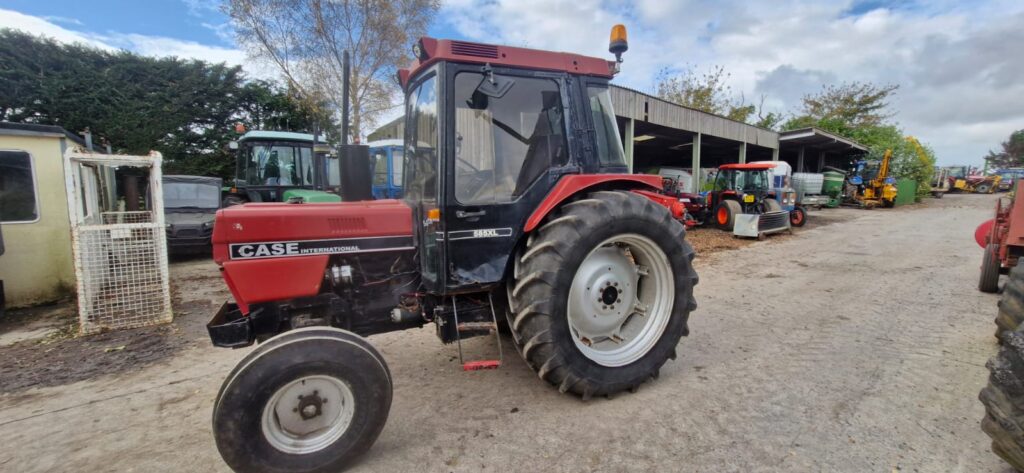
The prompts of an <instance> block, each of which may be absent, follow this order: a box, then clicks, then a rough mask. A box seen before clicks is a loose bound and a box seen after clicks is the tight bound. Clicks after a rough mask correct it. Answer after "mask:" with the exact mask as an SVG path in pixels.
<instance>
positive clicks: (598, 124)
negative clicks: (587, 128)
mask: <svg viewBox="0 0 1024 473" xmlns="http://www.w3.org/2000/svg"><path fill="white" fill-rule="evenodd" d="M587 98H588V99H589V102H590V116H591V119H592V120H593V121H594V135H595V136H594V137H595V139H596V140H597V159H598V161H599V162H600V163H601V165H602V166H625V165H626V158H625V153H623V151H622V142H621V141H619V128H618V126H617V125H616V123H615V112H614V111H613V110H612V96H611V94H610V93H609V92H608V89H607V88H606V87H594V86H588V87H587Z"/></svg>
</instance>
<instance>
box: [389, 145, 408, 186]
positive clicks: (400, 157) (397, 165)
mask: <svg viewBox="0 0 1024 473" xmlns="http://www.w3.org/2000/svg"><path fill="white" fill-rule="evenodd" d="M404 166H405V153H404V152H403V151H402V149H401V148H392V149H391V167H392V168H394V174H395V175H394V176H393V177H392V180H391V182H393V183H394V184H395V185H396V186H401V185H402V178H403V177H404V176H403V175H402V169H403V167H404Z"/></svg>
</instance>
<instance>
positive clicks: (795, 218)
mask: <svg viewBox="0 0 1024 473" xmlns="http://www.w3.org/2000/svg"><path fill="white" fill-rule="evenodd" d="M805 223H807V212H804V208H803V207H793V210H792V211H791V212H789V224H790V225H792V226H794V227H802V226H804V224H805Z"/></svg>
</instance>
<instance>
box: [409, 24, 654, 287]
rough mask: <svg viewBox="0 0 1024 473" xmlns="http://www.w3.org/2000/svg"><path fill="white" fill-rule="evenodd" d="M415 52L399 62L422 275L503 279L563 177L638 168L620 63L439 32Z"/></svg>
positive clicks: (455, 281)
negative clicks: (616, 109)
mask: <svg viewBox="0 0 1024 473" xmlns="http://www.w3.org/2000/svg"><path fill="white" fill-rule="evenodd" d="M414 53H415V55H416V57H417V61H416V62H415V64H413V66H412V67H411V68H410V69H403V70H402V71H400V73H399V76H400V79H401V82H402V84H403V87H404V89H405V91H406V114H405V159H406V165H405V167H404V170H405V176H404V181H405V182H404V184H403V188H404V192H405V194H404V200H405V202H407V203H408V205H409V206H410V207H412V208H413V213H414V222H415V224H414V226H415V233H416V238H417V241H418V243H419V246H420V254H419V257H420V263H421V265H422V268H421V270H422V277H423V283H424V285H425V286H426V287H427V288H428V289H430V290H434V291H437V292H448V291H451V290H462V289H466V288H468V287H473V286H476V287H479V286H483V285H489V284H494V283H497V282H499V281H500V280H501V279H502V278H503V277H504V275H505V274H506V273H507V269H508V268H507V264H508V262H509V258H508V255H509V254H511V253H512V252H513V251H514V248H515V246H516V244H517V243H518V242H519V241H520V239H521V237H522V236H523V234H524V233H525V232H526V231H528V230H529V229H531V225H532V224H535V223H531V217H532V216H533V215H534V214H535V213H536V212H537V210H538V207H540V206H541V205H542V203H543V202H544V201H545V199H547V198H549V195H550V194H551V193H552V192H553V191H554V188H555V187H556V184H560V179H561V178H562V177H563V176H567V175H574V174H580V173H586V174H609V173H625V172H627V167H626V162H625V158H624V153H623V149H622V144H621V141H620V140H619V137H618V130H617V128H616V123H615V116H614V114H613V112H612V107H611V96H610V94H609V89H608V81H609V79H611V77H612V74H613V72H614V69H615V63H612V62H609V61H606V60H602V59H598V58H592V57H586V56H580V55H575V54H568V53H556V52H549V51H537V50H528V49H522V48H513V47H505V46H491V45H481V44H475V43H466V42H461V41H454V40H435V39H431V38H423V39H421V40H420V41H419V42H418V43H417V44H416V45H415V47H414ZM630 178H631V179H632V178H634V177H633V176H630ZM651 178H654V179H658V180H659V181H660V178H657V176H651ZM562 181H563V182H564V180H562ZM659 183H660V182H659ZM562 185H564V184H562Z"/></svg>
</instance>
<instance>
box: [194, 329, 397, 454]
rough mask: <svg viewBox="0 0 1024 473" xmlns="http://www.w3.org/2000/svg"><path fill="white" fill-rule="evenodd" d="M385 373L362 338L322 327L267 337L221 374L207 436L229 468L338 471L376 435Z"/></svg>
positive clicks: (387, 397) (386, 391) (387, 389)
mask: <svg viewBox="0 0 1024 473" xmlns="http://www.w3.org/2000/svg"><path fill="white" fill-rule="evenodd" d="M391 394H392V387H391V374H390V372H389V371H388V368H387V365H386V364H385V363H384V358H382V357H381V355H380V353H378V352H377V350H375V349H374V348H373V346H371V345H370V344H369V343H368V342H367V341H366V339H364V338H362V337H360V336H358V335H356V334H353V333H351V332H347V331H344V330H340V329H336V328H329V327H309V328H302V329H296V330H292V331H289V332H286V333H284V334H281V335H278V336H276V337H274V338H272V339H270V340H267V341H266V342H264V343H263V344H261V345H260V346H259V348H257V349H256V350H254V351H253V352H252V353H250V354H249V355H248V356H246V357H245V358H243V359H242V361H241V362H239V363H238V365H237V366H236V367H235V369H234V370H233V371H232V372H231V373H230V374H229V375H228V377H227V379H226V380H225V381H224V384H223V385H222V386H221V389H220V393H218V395H217V400H216V403H215V404H214V408H213V436H214V439H215V440H216V443H217V450H219V451H220V454H221V456H222V457H223V458H224V461H225V462H226V463H227V464H228V466H230V467H231V468H232V469H233V470H235V471H245V472H281V471H304V472H328V471H339V470H340V469H342V468H344V467H345V466H346V465H347V464H349V463H350V462H351V461H352V460H353V459H354V458H356V457H357V456H359V455H361V454H363V453H365V452H366V451H367V450H369V449H370V446H371V445H373V442H374V441H375V440H376V439H377V436H378V435H380V432H381V430H382V429H383V428H384V423H385V422H386V421H387V417H388V411H389V410H390V408H391Z"/></svg>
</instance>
